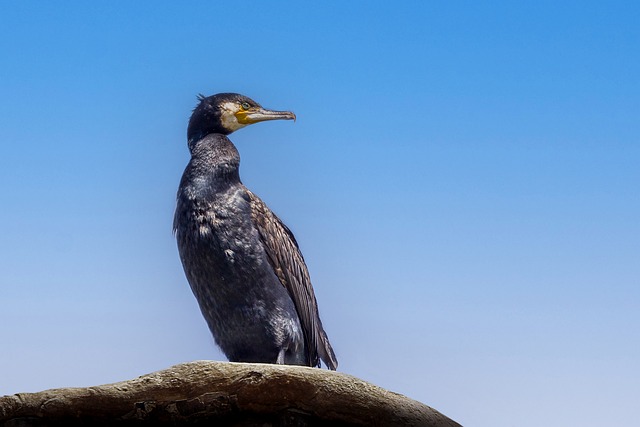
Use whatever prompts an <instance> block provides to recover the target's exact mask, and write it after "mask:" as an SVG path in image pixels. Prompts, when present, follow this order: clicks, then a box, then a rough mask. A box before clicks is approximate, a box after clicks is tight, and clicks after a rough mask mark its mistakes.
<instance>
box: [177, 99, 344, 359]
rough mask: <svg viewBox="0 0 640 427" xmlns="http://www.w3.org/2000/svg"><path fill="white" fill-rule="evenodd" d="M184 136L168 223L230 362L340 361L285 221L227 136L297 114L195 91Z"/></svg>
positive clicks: (188, 275) (216, 338) (201, 301)
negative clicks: (248, 183)
mask: <svg viewBox="0 0 640 427" xmlns="http://www.w3.org/2000/svg"><path fill="white" fill-rule="evenodd" d="M198 100H199V101H200V102H199V104H198V105H197V106H196V108H195V109H194V110H193V114H192V115H191V119H190V120H189V127H188V129H187V140H188V145H189V151H190V152H191V160H190V162H189V164H188V165H187V167H186V169H185V171H184V174H183V175H182V180H181V181H180V188H179V189H178V195H177V207H176V212H175V217H174V222H173V229H174V232H175V234H176V239H177V243H178V251H179V252H180V259H181V261H182V266H183V268H184V271H185V275H186V277H187V280H188V281H189V284H190V285H191V290H192V291H193V293H194V295H195V297H196V299H197V300H198V304H199V305H200V310H201V311H202V314H203V315H204V318H205V320H206V321H207V324H208V326H209V329H210V330H211V332H212V334H213V336H214V338H215V341H216V343H217V344H218V346H220V348H221V349H222V351H223V352H224V353H225V355H226V356H227V357H228V359H229V360H230V361H232V362H258V363H278V364H292V365H305V366H313V367H319V366H320V359H322V361H323V362H324V363H325V365H326V366H327V367H328V368H329V369H332V370H335V369H336V367H337V366H338V362H337V360H336V357H335V354H334V353H333V349H332V348H331V344H330V343H329V339H328V338H327V335H326V333H325V331H324V329H323V327H322V322H321V321H320V316H319V314H318V305H317V302H316V298H315V295H314V292H313V287H312V286H311V280H310V278H309V272H308V270H307V266H306V265H305V262H304V259H303V257H302V253H301V252H300V249H299V248H298V243H297V242H296V239H295V238H294V236H293V234H292V233H291V231H290V230H289V229H288V228H287V226H286V225H284V223H283V222H282V221H281V220H280V219H279V218H278V217H277V216H276V215H275V214H274V213H273V212H271V210H270V209H269V208H268V207H267V205H265V203H264V202H263V201H262V200H260V199H259V198H258V197H257V196H256V195H255V194H253V193H252V192H251V191H249V190H248V189H247V188H246V187H245V186H244V185H243V184H242V182H241V181H240V175H239V173H238V167H239V164H240V156H239V154H238V150H237V149H236V147H235V146H234V145H233V143H232V142H231V141H230V140H229V138H227V135H229V134H231V133H232V132H234V131H236V130H238V129H240V128H242V127H244V126H247V125H250V124H252V123H257V122H261V121H265V120H292V119H293V120H295V118H296V116H295V114H293V113H292V112H289V111H272V110H266V109H264V108H262V107H261V106H260V105H259V104H258V103H257V102H255V101H253V100H251V99H249V98H247V97H246V96H243V95H239V94H235V93H220V94H217V95H213V96H209V97H204V96H202V95H200V96H199V97H198Z"/></svg>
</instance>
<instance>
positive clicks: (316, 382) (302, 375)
mask: <svg viewBox="0 0 640 427" xmlns="http://www.w3.org/2000/svg"><path fill="white" fill-rule="evenodd" d="M142 424H147V425H172V426H182V425H185V426H186V425H189V426H191V425H194V426H195V425H216V426H218V425H224V426H238V427H244V426H264V427H267V426H296V427H303V426H433V427H436V426H451V427H453V426H459V424H458V423H456V422H455V421H452V420H451V419H449V418H447V417H446V416H444V415H442V414H441V413H439V412H438V411H436V410H435V409H432V408H430V407H429V406H426V405H424V404H422V403H420V402H417V401H415V400H412V399H409V398H407V397H405V396H403V395H400V394H397V393H393V392H390V391H387V390H385V389H382V388H380V387H377V386H374V385H372V384H369V383H367V382H365V381H362V380H360V379H358V378H355V377H353V376H350V375H346V374H342V373H339V372H333V371H328V370H321V369H316V368H307V367H300V366H283V365H268V364H253V363H251V364H250V363H228V362H212V361H197V362H191V363H185V364H181V365H176V366H173V367H171V368H169V369H165V370H163V371H159V372H154V373H152V374H148V375H144V376H141V377H139V378H135V379H132V380H129V381H123V382H119V383H115V384H107V385H101V386H95V387H86V388H61V389H53V390H46V391H42V392H38V393H20V394H15V395H12V396H3V397H0V425H2V426H6V427H23V426H25V427H26V426H49V425H64V426H80V425H97V426H128V425H142Z"/></svg>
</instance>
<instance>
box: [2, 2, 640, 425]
mask: <svg viewBox="0 0 640 427" xmlns="http://www.w3.org/2000/svg"><path fill="white" fill-rule="evenodd" d="M638 22H640V6H638V4H637V3H635V2H616V1H613V2H563V1H561V2H546V1H538V2H493V3H491V4H482V3H478V2H403V3H397V4H395V3H394V4H392V3H390V2H389V3H387V2H326V4H322V5H317V6H304V5H300V4H298V3H293V2H273V3H271V4H258V5H255V4H251V5H250V4H241V3H233V4H231V3H226V4H218V3H215V2H186V3H175V4H173V3H169V2H166V3H154V6H153V7H150V6H149V5H147V4H144V3H136V4H131V3H130V2H101V3H98V4H88V3H86V2H65V3H64V4H53V3H43V2H12V3H9V2H3V3H2V13H1V14H0V52H1V54H2V67H0V117H1V123H2V125H1V126H0V142H1V144H0V190H1V194H2V199H3V205H2V206H3V208H2V209H1V210H0V223H1V224H3V231H2V233H1V234H0V235H1V237H0V342H2V350H1V351H0V394H10V393H15V392H28V391H38V390H41V389H46V388H53V387H63V386H87V385H94V384H100V383H108V382H115V381H120V380H124V379H127V378H132V377H135V376H138V375H142V374H145V373H148V372H152V371H155V370H159V369H162V368H166V367H168V366H171V365H173V364H176V363H181V362H186V361H190V360H198V359H214V360H224V356H223V355H222V354H221V353H220V352H219V350H218V349H217V348H216V346H215V345H214V343H213V340H212V338H211V337H210V334H209V331H208V330H207V328H206V326H205V323H204V321H203V319H202V317H201V315H200V313H199V310H198V307H197V305H196V302H195V299H194V298H193V296H192V294H191V291H190V290H189V287H188V284H187V282H186V280H185V278H184V275H183V272H182V268H181V265H180V262H179V260H178V255H177V249H176V245H175V241H174V238H173V235H172V233H171V222H172V215H173V209H174V204H175V191H176V189H177V185H178V182H179V179H180V175H181V173H182V170H183V168H184V166H185V165H186V163H187V161H188V150H187V147H186V140H185V139H186V138H185V134H186V125H187V121H188V118H189V115H190V112H191V109H192V108H193V107H194V105H195V103H196V95H197V94H198V93H204V94H207V95H208V94H213V93H216V92H228V91H232V92H240V93H243V94H245V95H248V96H250V97H252V98H253V99H255V100H256V101H258V102H260V103H261V104H263V105H264V106H265V107H269V108H274V109H290V110H293V111H294V112H295V113H296V114H297V116H298V120H297V122H296V123H289V122H272V123H263V124H259V125H256V126H252V127H249V128H247V129H243V130H241V131H239V132H237V133H235V134H233V135H232V140H233V141H234V142H235V143H236V145H237V146H238V149H239V151H240V153H241V156H242V165H241V176H242V178H243V181H244V183H245V184H246V185H247V186H248V187H249V188H251V189H252V190H253V191H254V192H255V193H257V194H258V195H259V196H260V197H261V198H262V199H263V200H265V202H267V204H268V205H269V206H270V207H271V208H272V210H274V211H275V212H276V213H277V214H278V215H279V216H280V217H281V218H282V219H283V220H284V221H285V222H286V223H287V224H288V225H289V227H290V228H291V229H292V230H293V231H294V233H295V234H296V237H297V239H298V241H299V243H300V245H301V248H302V250H303V253H304V255H305V258H306V260H307V264H308V266H309V269H310V271H311V275H312V279H313V282H314V286H315V289H316V295H317V297H318V300H319V304H320V310H321V315H322V318H323V322H324V324H325V327H326V329H327V332H328V334H329V337H330V338H331V341H332V343H333V346H334V348H335V350H336V353H337V356H338V359H339V362H340V366H339V370H340V371H342V372H346V373H349V374H352V375H355V376H358V377H361V378H363V379H365V380H368V381H371V382H373V383H375V384H378V385H380V386H383V387H386V388H389V389H391V390H393V391H396V392H400V393H403V394H406V395H408V396H410V397H412V398H415V399H417V400H420V401H422V402H424V403H426V404H428V405H431V406H433V407H435V408H437V409H438V410H440V411H442V412H443V413H445V414H446V415H448V416H450V417H452V418H454V419H455V420H457V421H459V422H461V423H462V424H464V425H475V426H512V425H517V426H520V427H526V426H540V425H545V426H566V425H582V426H601V425H614V424H615V425H638V423H640V418H639V415H638V411H637V404H638V396H639V395H640V369H639V368H638V360H640V314H638V313H640V261H639V260H640V221H639V220H638V219H639V218H640V197H639V193H640V191H639V190H640V188H639V187H640V167H639V166H638V165H639V163H640V138H639V135H640V101H639V99H640V78H639V76H640V56H639V55H638V52H639V49H640V26H638Z"/></svg>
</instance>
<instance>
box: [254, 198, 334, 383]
mask: <svg viewBox="0 0 640 427" xmlns="http://www.w3.org/2000/svg"><path fill="white" fill-rule="evenodd" d="M247 193H248V195H249V200H250V204H251V215H252V219H253V222H254V224H255V225H256V227H257V228H258V231H259V233H260V239H261V240H262V243H263V244H264V247H265V250H266V252H267V254H268V256H269V261H270V263H271V266H272V267H273V269H274V271H275V273H276V275H277V276H278V279H280V282H281V283H282V285H283V286H284V287H285V288H286V289H287V291H288V292H289V295H290V296H291V299H292V300H293V303H294V305H295V307H296V310H297V312H298V317H299V318H300V323H301V325H302V329H303V332H304V337H305V344H306V348H307V358H308V362H309V365H310V366H320V360H319V358H321V359H322V360H323V361H324V362H325V364H326V365H327V367H329V369H333V370H335V369H336V368H337V366H338V362H337V360H336V357H335V354H334V353H333V349H332V348H331V344H330V343H329V339H328V338H327V335H326V333H325V332H324V329H323V327H322V322H321V321H320V316H319V314H318V303H317V302H316V297H315V295H314V293H313V287H312V286H311V278H310V277H309V271H308V270H307V265H306V264H305V262H304V258H303V257H302V253H301V252H300V248H299V247H298V242H296V239H295V237H294V236H293V233H292V232H291V230H289V228H288V227H287V226H286V225H285V224H284V223H283V222H282V221H281V220H280V218H278V217H277V216H276V215H275V214H274V213H273V212H271V210H270V209H269V208H268V207H267V205H265V204H264V202H263V201H262V200H260V199H259V198H258V197H257V196H256V195H255V194H253V193H251V192H250V191H248V190H247Z"/></svg>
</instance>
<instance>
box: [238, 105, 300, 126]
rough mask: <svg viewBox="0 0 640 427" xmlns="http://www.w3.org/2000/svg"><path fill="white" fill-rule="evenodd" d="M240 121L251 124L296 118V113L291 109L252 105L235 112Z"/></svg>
mask: <svg viewBox="0 0 640 427" xmlns="http://www.w3.org/2000/svg"><path fill="white" fill-rule="evenodd" d="M235 116H236V119H238V123H241V124H243V125H250V124H252V123H258V122H264V121H267V120H295V119H296V115H295V114H293V113H292V112H291V111H274V110H266V109H264V108H262V107H251V108H249V109H247V110H241V111H238V112H237V113H235Z"/></svg>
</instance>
